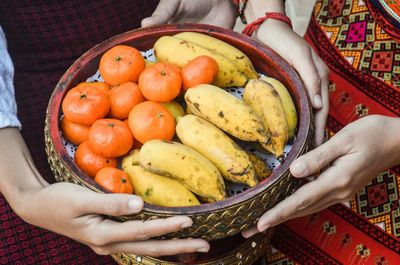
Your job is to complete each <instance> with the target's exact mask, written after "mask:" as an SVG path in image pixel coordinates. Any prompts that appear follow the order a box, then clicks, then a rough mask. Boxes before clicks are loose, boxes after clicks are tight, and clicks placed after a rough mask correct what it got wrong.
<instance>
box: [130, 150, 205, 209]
mask: <svg viewBox="0 0 400 265" xmlns="http://www.w3.org/2000/svg"><path fill="white" fill-rule="evenodd" d="M139 163H140V161H139V150H138V149H135V150H133V151H131V152H130V153H129V154H128V155H126V156H125V157H124V158H123V160H122V170H123V171H125V172H126V173H127V174H128V176H129V179H130V181H131V183H132V184H133V186H134V187H135V193H136V194H137V195H138V196H140V197H142V198H143V200H144V201H145V202H147V203H151V204H156V205H160V206H169V207H180V206H195V205H200V202H199V201H198V199H197V198H196V196H195V195H194V194H193V193H192V192H190V191H189V190H188V189H186V188H185V187H184V186H183V185H182V184H181V183H179V182H178V181H176V180H173V179H170V178H167V177H165V176H162V175H158V174H154V173H151V172H150V171H148V170H146V169H144V168H143V167H141V166H139Z"/></svg>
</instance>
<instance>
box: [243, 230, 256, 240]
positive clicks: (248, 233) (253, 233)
mask: <svg viewBox="0 0 400 265" xmlns="http://www.w3.org/2000/svg"><path fill="white" fill-rule="evenodd" d="M257 232H258V231H244V232H243V233H242V236H243V237H244V238H249V237H252V236H253V235H255V234H257Z"/></svg>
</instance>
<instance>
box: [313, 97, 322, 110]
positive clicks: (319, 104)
mask: <svg viewBox="0 0 400 265" xmlns="http://www.w3.org/2000/svg"><path fill="white" fill-rule="evenodd" d="M313 102H314V107H315V108H322V99H321V96H320V95H315V96H314V98H313Z"/></svg>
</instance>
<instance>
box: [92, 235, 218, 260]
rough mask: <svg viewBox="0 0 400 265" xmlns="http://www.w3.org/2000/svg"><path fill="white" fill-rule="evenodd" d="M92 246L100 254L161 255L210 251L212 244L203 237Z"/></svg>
mask: <svg viewBox="0 0 400 265" xmlns="http://www.w3.org/2000/svg"><path fill="white" fill-rule="evenodd" d="M92 248H93V250H94V251H95V252H96V253H97V254H99V255H110V254H115V253H131V254H135V255H146V256H152V257H160V256H170V255H175V254H183V253H194V252H208V251H209V250H210V245H209V244H208V243H207V242H206V241H205V240H202V239H175V240H165V241H159V240H147V241H141V242H132V243H128V242H125V243H115V244H110V245H107V246H104V247H92Z"/></svg>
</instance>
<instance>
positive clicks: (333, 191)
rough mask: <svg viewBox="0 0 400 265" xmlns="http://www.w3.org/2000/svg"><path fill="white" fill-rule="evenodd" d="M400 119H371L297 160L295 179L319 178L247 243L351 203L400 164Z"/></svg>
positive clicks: (264, 220) (267, 217)
mask: <svg viewBox="0 0 400 265" xmlns="http://www.w3.org/2000/svg"><path fill="white" fill-rule="evenodd" d="M399 131H400V119H399V118H389V117H385V116H378V115H371V116H368V117H365V118H362V119H360V120H357V121H355V122H353V123H351V124H349V125H348V126H346V127H345V128H344V129H342V130H341V131H339V132H338V133H337V134H336V135H334V136H333V137H332V138H331V139H330V140H329V141H328V142H326V143H324V144H322V145H321V146H319V147H318V148H316V149H314V150H312V151H310V152H309V153H307V154H305V155H303V156H301V157H299V158H298V159H296V160H295V161H294V162H293V164H292V165H291V167H290V171H291V173H292V175H293V176H294V177H296V178H304V177H307V176H311V175H314V174H318V172H319V171H320V170H322V169H323V168H324V167H326V166H327V168H326V169H325V170H324V171H323V172H322V173H321V175H320V176H318V178H316V179H315V180H312V181H310V182H308V183H307V184H305V185H304V186H302V187H301V188H300V189H298V190H297V191H296V192H295V193H293V195H291V196H289V197H288V198H286V199H285V200H283V201H282V202H280V203H279V204H278V205H276V206H275V207H274V208H272V209H271V210H269V211H268V212H266V213H265V214H264V215H263V216H262V217H261V218H260V220H259V221H258V223H257V227H253V228H250V229H249V230H247V231H245V232H244V233H243V236H244V237H250V236H251V235H253V234H255V233H257V232H261V231H264V230H266V229H267V228H269V227H272V226H275V225H278V224H280V223H283V222H285V221H287V220H289V219H292V218H296V217H301V216H306V215H309V214H312V213H315V212H318V211H321V210H322V209H325V208H327V207H329V206H331V205H333V204H336V203H338V202H342V201H345V200H348V199H350V198H352V197H353V195H354V194H355V193H356V192H357V191H359V190H360V189H361V188H362V187H364V186H365V185H366V184H367V183H369V182H370V181H371V180H372V179H373V178H374V177H376V175H377V174H379V173H380V172H382V171H384V170H386V169H388V168H390V167H392V166H395V165H397V164H399V163H400V150H399V149H400V135H399V133H398V132H399Z"/></svg>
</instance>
